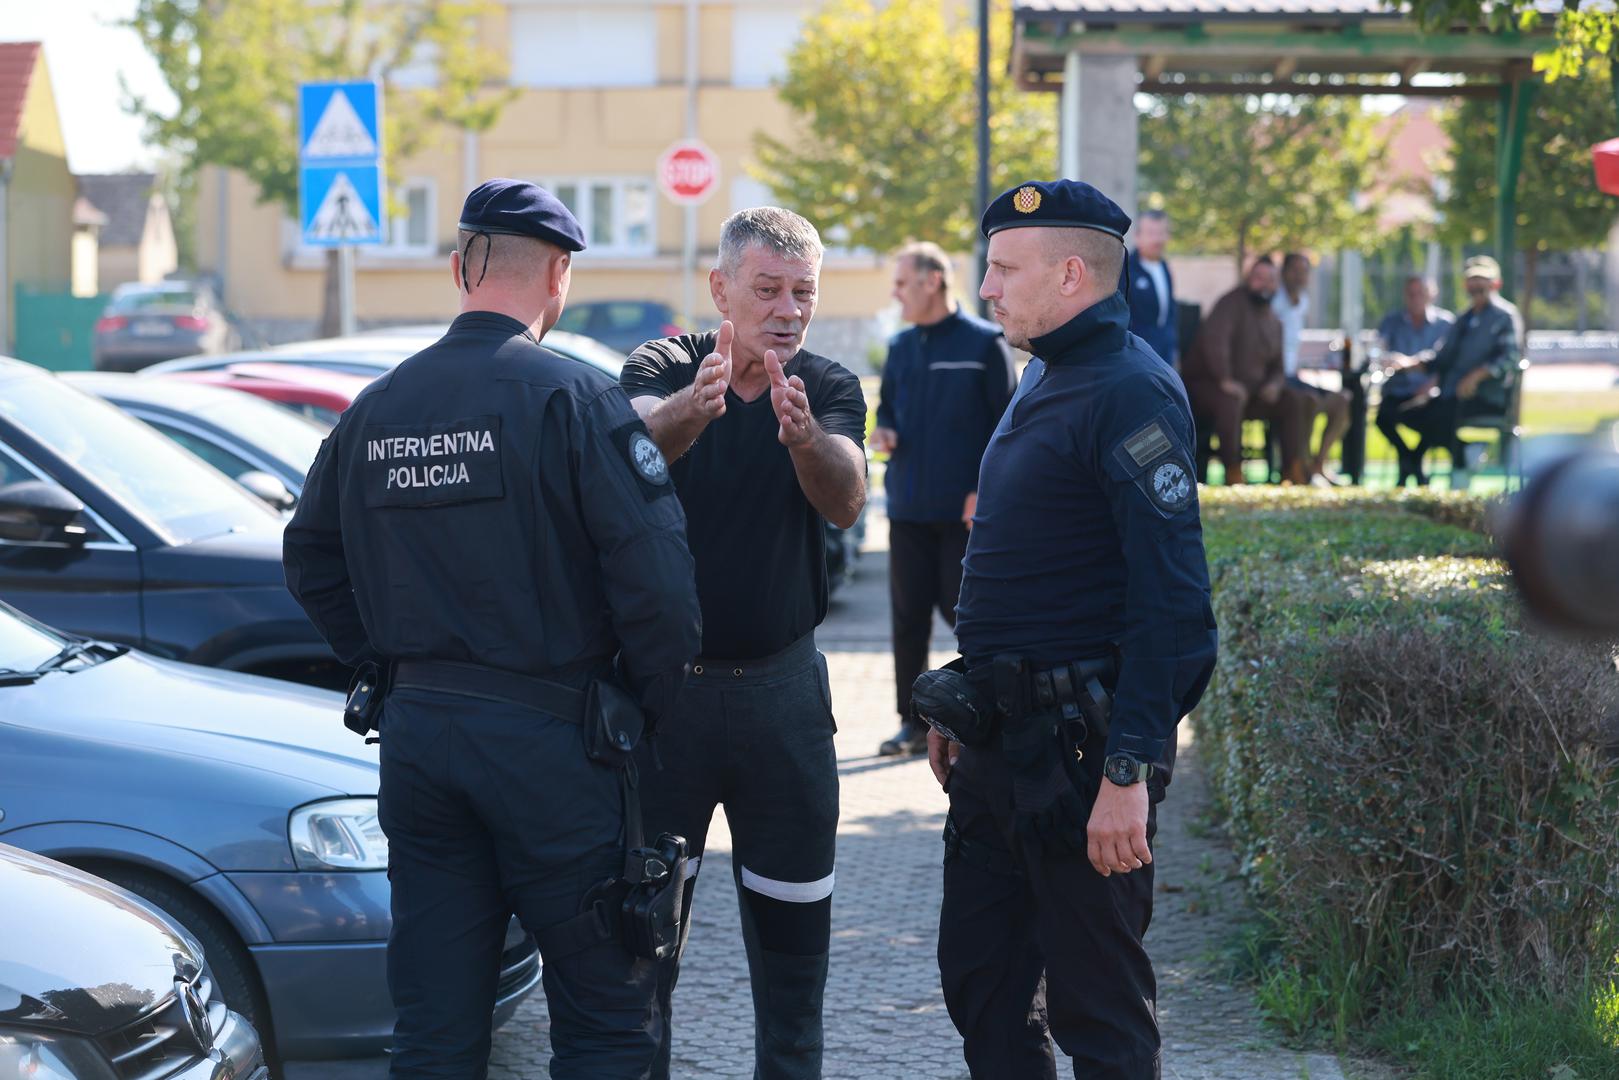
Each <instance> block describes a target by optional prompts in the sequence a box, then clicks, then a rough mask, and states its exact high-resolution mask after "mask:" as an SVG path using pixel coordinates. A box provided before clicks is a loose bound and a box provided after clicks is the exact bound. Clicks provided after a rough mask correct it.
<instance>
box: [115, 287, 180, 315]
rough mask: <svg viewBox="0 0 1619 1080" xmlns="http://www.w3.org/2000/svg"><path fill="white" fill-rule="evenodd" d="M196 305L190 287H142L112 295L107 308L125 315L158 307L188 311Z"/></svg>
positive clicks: (153, 309)
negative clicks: (119, 294)
mask: <svg viewBox="0 0 1619 1080" xmlns="http://www.w3.org/2000/svg"><path fill="white" fill-rule="evenodd" d="M196 306H197V294H196V293H195V292H193V291H192V290H190V289H142V290H141V291H140V292H132V293H126V294H125V295H123V296H118V297H114V298H113V301H112V303H111V304H108V305H107V310H108V311H109V312H112V313H114V314H125V315H127V314H129V313H130V312H134V311H155V310H158V309H160V308H161V309H168V308H184V309H185V310H187V311H190V310H191V309H192V308H194V307H196Z"/></svg>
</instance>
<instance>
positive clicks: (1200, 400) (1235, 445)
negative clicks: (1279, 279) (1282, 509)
mask: <svg viewBox="0 0 1619 1080" xmlns="http://www.w3.org/2000/svg"><path fill="white" fill-rule="evenodd" d="M1275 295H1276V264H1275V263H1274V262H1272V261H1271V260H1270V259H1269V258H1268V257H1263V256H1262V257H1260V258H1258V259H1256V260H1254V263H1253V265H1252V266H1250V267H1249V268H1248V275H1247V277H1246V278H1244V279H1243V284H1241V285H1239V286H1237V287H1236V288H1235V289H1232V290H1231V291H1230V292H1228V293H1226V294H1225V295H1224V296H1222V297H1221V298H1220V299H1219V301H1218V302H1217V303H1215V305H1214V309H1213V310H1212V311H1210V312H1209V317H1208V318H1207V319H1206V320H1204V322H1203V325H1202V326H1201V327H1199V329H1198V332H1197V337H1196V338H1194V339H1193V341H1192V347H1191V348H1190V349H1189V350H1187V353H1186V357H1185V360H1184V361H1183V364H1182V367H1181V375H1182V377H1183V378H1184V379H1185V380H1186V393H1187V396H1188V397H1190V398H1191V400H1192V412H1193V415H1195V416H1196V417H1198V418H1199V420H1200V421H1201V422H1205V423H1210V424H1212V425H1213V427H1214V433H1215V435H1216V437H1217V438H1218V439H1219V440H1220V451H1219V453H1220V461H1221V463H1222V464H1223V465H1224V466H1225V475H1226V483H1228V484H1241V483H1243V482H1244V478H1243V475H1242V422H1243V421H1244V420H1266V421H1269V422H1270V423H1272V424H1274V425H1275V427H1276V431H1277V436H1278V438H1279V439H1280V440H1281V444H1282V477H1283V479H1284V480H1285V481H1287V482H1289V483H1295V484H1302V483H1305V482H1307V481H1308V480H1309V474H1308V472H1307V471H1306V469H1305V465H1304V460H1303V458H1304V433H1305V428H1304V420H1305V417H1306V415H1308V410H1309V404H1308V401H1307V400H1306V398H1305V397H1304V395H1303V394H1301V393H1299V391H1297V390H1295V389H1293V388H1292V387H1290V386H1288V385H1287V375H1286V373H1285V372H1284V371H1283V369H1282V324H1281V322H1280V321H1279V320H1278V319H1277V318H1276V313H1275V312H1274V311H1272V310H1271V306H1270V305H1271V297H1273V296H1275Z"/></svg>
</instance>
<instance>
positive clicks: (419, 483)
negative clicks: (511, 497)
mask: <svg viewBox="0 0 1619 1080" xmlns="http://www.w3.org/2000/svg"><path fill="white" fill-rule="evenodd" d="M505 493H506V483H505V478H504V476H503V474H502V472H501V453H500V417H499V416H469V417H466V418H465V419H462V420H451V421H449V422H448V423H442V424H427V425H414V424H378V425H372V426H371V427H368V428H366V429H365V504H366V506H398V507H423V506H448V505H452V504H455V503H464V502H473V501H475V500H478V499H498V498H501V497H502V496H504V495H505Z"/></svg>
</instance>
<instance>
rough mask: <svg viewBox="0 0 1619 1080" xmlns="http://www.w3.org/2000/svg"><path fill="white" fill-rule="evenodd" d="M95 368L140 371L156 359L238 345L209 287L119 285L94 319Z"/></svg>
mask: <svg viewBox="0 0 1619 1080" xmlns="http://www.w3.org/2000/svg"><path fill="white" fill-rule="evenodd" d="M92 347H93V349H94V353H95V366H96V370H98V371H138V370H140V369H141V368H143V367H146V366H147V365H149V364H153V363H156V362H157V361H159V360H167V359H169V358H171V357H175V356H190V355H192V354H193V353H218V352H227V351H229V350H231V349H239V348H241V347H242V338H241V335H240V334H239V333H237V331H236V328H235V327H234V326H232V325H231V322H230V319H228V318H227V317H226V315H225V312H224V310H223V309H222V308H221V307H220V304H219V301H218V299H217V298H216V297H215V296H214V293H213V290H212V289H210V288H208V286H206V285H204V284H202V283H200V282H194V281H164V282H159V283H157V284H155V285H140V284H129V285H120V286H118V288H116V289H114V290H113V294H112V299H111V300H110V301H108V303H107V306H106V308H105V309H104V310H103V311H102V313H101V318H100V319H98V320H96V326H95V333H94V337H93V345H92Z"/></svg>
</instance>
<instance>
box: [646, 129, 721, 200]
mask: <svg viewBox="0 0 1619 1080" xmlns="http://www.w3.org/2000/svg"><path fill="white" fill-rule="evenodd" d="M719 182H720V161H719V158H717V157H715V156H714V151H712V150H710V149H709V148H708V147H706V146H704V145H703V144H702V143H700V142H698V141H697V140H695V139H688V140H686V141H685V142H677V143H675V144H674V145H673V146H671V147H670V148H669V149H667V150H665V151H664V152H663V156H662V157H660V158H658V186H659V187H660V188H662V189H663V193H664V194H665V195H667V196H669V200H670V201H671V202H676V203H680V204H681V205H683V206H686V205H689V206H695V205H697V204H698V203H702V202H707V201H708V198H709V196H710V195H713V194H714V189H715V188H716V187H718V186H719Z"/></svg>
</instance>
